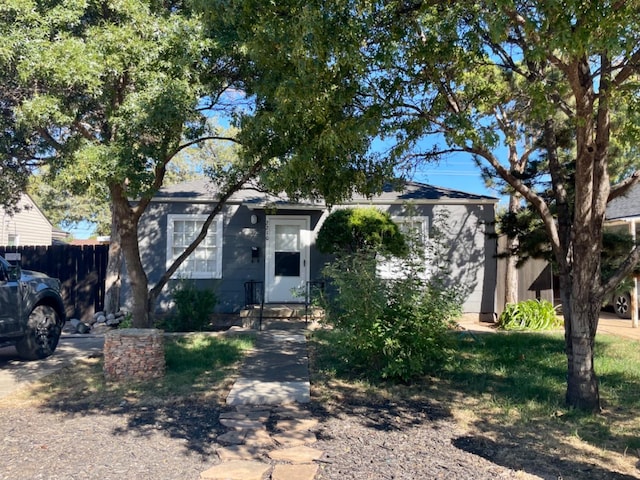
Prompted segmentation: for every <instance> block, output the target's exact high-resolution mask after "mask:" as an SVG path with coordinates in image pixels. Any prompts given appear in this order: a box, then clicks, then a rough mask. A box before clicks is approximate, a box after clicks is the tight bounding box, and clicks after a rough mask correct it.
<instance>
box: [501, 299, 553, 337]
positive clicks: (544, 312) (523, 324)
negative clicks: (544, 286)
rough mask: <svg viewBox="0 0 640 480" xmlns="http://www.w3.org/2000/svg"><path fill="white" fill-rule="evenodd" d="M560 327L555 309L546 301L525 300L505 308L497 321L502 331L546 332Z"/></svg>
mask: <svg viewBox="0 0 640 480" xmlns="http://www.w3.org/2000/svg"><path fill="white" fill-rule="evenodd" d="M561 325H562V319H561V318H559V317H558V316H557V314H556V309H555V308H554V306H553V305H552V304H551V302H548V301H547V300H525V301H522V302H518V303H511V304H508V305H507V306H505V308H504V311H503V312H502V314H501V315H500V318H499V319H498V326H499V328H502V329H504V330H548V329H552V328H558V327H560V326H561Z"/></svg>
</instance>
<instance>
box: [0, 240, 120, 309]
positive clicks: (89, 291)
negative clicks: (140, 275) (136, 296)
mask: <svg viewBox="0 0 640 480" xmlns="http://www.w3.org/2000/svg"><path fill="white" fill-rule="evenodd" d="M6 253H19V254H20V256H21V259H20V266H21V267H22V268H23V269H25V270H36V271H38V272H43V273H46V274H47V275H49V276H50V277H55V278H58V279H60V281H61V282H62V299H63V300H64V304H65V308H66V313H67V318H78V319H80V320H88V319H89V318H90V317H91V316H93V314H94V313H95V312H98V311H100V310H102V308H103V307H104V283H105V282H104V281H105V274H106V270H107V258H108V253H109V246H108V245H51V246H42V247H32V246H29V247H0V256H3V257H4V256H5V254H6Z"/></svg>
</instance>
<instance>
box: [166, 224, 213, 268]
mask: <svg viewBox="0 0 640 480" xmlns="http://www.w3.org/2000/svg"><path fill="white" fill-rule="evenodd" d="M206 219H207V215H189V214H170V215H168V216H167V267H169V266H170V265H171V264H172V263H173V261H174V260H175V259H176V258H178V256H180V255H181V254H182V253H183V252H184V251H185V250H186V248H187V247H188V246H189V245H190V244H191V242H192V241H193V240H194V239H195V238H196V237H197V236H198V234H199V233H200V230H201V229H202V226H203V225H204V222H205V220H206ZM174 278H193V279H206V278H222V215H217V216H216V217H215V218H214V219H213V222H211V225H210V226H209V229H208V231H207V236H206V237H205V238H204V240H202V242H200V244H199V245H198V246H197V247H196V249H195V250H194V251H193V252H192V253H191V255H189V257H188V258H187V259H186V260H185V261H184V262H183V263H182V265H181V266H180V267H179V268H178V270H177V271H176V273H175V274H174Z"/></svg>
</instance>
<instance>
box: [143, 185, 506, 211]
mask: <svg viewBox="0 0 640 480" xmlns="http://www.w3.org/2000/svg"><path fill="white" fill-rule="evenodd" d="M216 194H217V189H216V187H215V185H214V184H213V183H211V182H210V181H209V180H207V179H199V180H193V181H189V182H184V183H180V184H176V185H169V186H167V187H163V188H162V189H161V190H160V191H159V192H158V194H157V195H156V196H155V200H161V201H170V200H175V201H195V202H197V201H201V202H208V201H215V199H216V197H217V195H216ZM286 201H287V200H286V196H284V195H282V196H279V197H276V196H272V195H268V194H265V193H263V192H260V191H258V190H257V189H255V188H250V187H248V188H244V189H242V190H240V191H239V192H236V193H235V194H234V195H233V196H232V197H231V199H230V202H240V203H253V204H261V203H265V202H273V203H282V202H286ZM406 201H417V202H420V201H432V202H437V201H450V202H472V203H474V202H481V203H484V202H497V201H498V199H497V198H495V197H490V196H487V195H477V194H474V193H466V192H462V191H459V190H451V189H448V188H441V187H435V186H433V185H427V184H424V183H418V182H405V183H404V184H403V185H401V186H399V187H398V186H397V185H391V184H388V185H386V186H385V188H384V190H383V192H382V193H381V194H380V195H376V196H373V197H371V198H367V197H364V196H362V195H355V196H354V197H353V199H352V200H350V201H347V202H344V203H346V204H359V203H398V202H406ZM299 203H301V204H305V203H309V202H299ZM311 203H313V202H311ZM310 205H311V204H310ZM314 205H317V204H314Z"/></svg>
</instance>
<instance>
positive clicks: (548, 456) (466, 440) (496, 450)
mask: <svg viewBox="0 0 640 480" xmlns="http://www.w3.org/2000/svg"><path fill="white" fill-rule="evenodd" d="M453 445H454V446H455V447H457V448H459V449H460V450H464V451H465V452H469V453H472V454H474V455H478V456H480V457H482V458H485V459H487V460H489V461H490V462H492V463H495V464H498V465H502V466H504V467H507V468H510V469H512V470H516V471H525V472H527V473H530V474H532V475H536V476H538V477H540V478H543V479H545V480H546V479H548V480H556V479H602V480H634V479H637V478H638V477H637V476H635V475H625V474H624V473H619V472H614V471H611V470H607V469H606V468H603V467H601V466H598V465H596V464H590V463H586V462H580V461H575V460H571V459H567V458H558V457H557V456H556V455H554V454H553V453H549V452H545V451H540V450H539V449H536V448H535V447H534V450H535V452H534V453H535V458H530V457H531V455H527V454H526V453H525V452H526V449H528V448H531V445H522V444H520V443H519V442H513V441H511V442H507V441H498V442H496V441H493V440H491V439H489V438H487V437H483V436H464V437H459V438H456V439H455V440H454V441H453ZM523 453H525V454H524V455H523Z"/></svg>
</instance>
